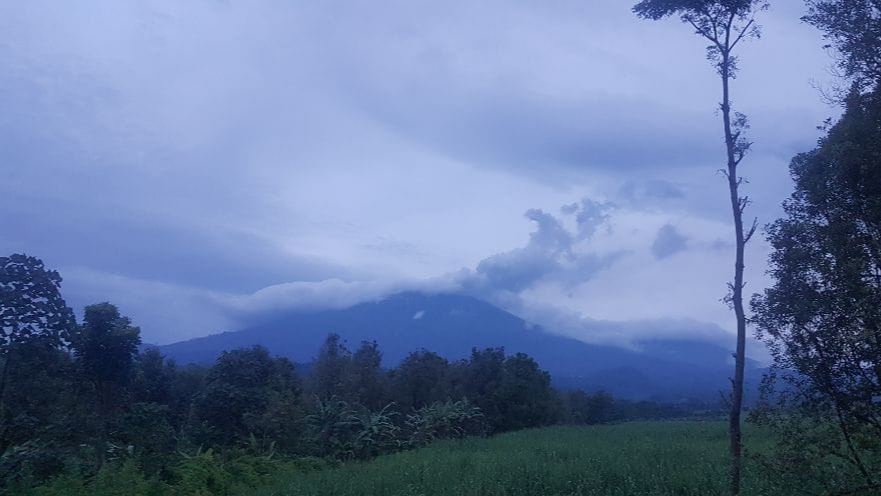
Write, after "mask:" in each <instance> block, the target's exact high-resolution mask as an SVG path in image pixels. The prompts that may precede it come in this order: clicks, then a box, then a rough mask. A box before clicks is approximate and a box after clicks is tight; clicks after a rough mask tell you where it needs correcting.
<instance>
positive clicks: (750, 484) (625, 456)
mask: <svg viewBox="0 0 881 496" xmlns="http://www.w3.org/2000/svg"><path fill="white" fill-rule="evenodd" d="M746 441H747V446H748V447H750V448H752V449H754V450H755V449H759V450H761V449H763V448H764V447H765V445H766V443H767V442H768V439H767V437H766V436H763V435H761V433H759V432H756V431H751V432H747V439H746ZM727 449H728V438H727V430H726V426H725V424H724V423H722V422H646V423H629V424H621V425H610V426H596V427H551V428H545V429H535V430H529V431H521V432H515V433H511V434H505V435H501V436H497V437H494V438H491V439H464V440H458V441H448V442H440V443H437V444H434V445H432V446H429V447H427V448H423V449H419V450H416V451H410V452H405V453H399V454H395V455H390V456H385V457H381V458H378V459H376V460H373V461H370V462H359V463H350V464H346V465H343V466H341V467H339V468H337V469H332V470H326V471H322V472H316V473H311V474H292V475H290V476H287V477H284V478H281V479H279V480H277V481H276V482H275V483H274V484H273V485H272V486H269V487H267V488H265V489H263V490H262V491H258V492H256V493H255V494H258V495H262V496H269V495H272V496H282V495H284V496H288V495H290V496H296V495H310V496H313V495H314V496H324V495H326V496H355V495H358V496H362V495H363V496H368V495H371V496H417V495H418V496H433V495H457V496H472V495H473V496H496V495H497V496H502V495H504V496H526V495H548V496H551V495H561V496H562V495H567V496H569V495H571V496H575V495H582V496H588V495H596V496H674V495H675V496H689V495H691V496H710V495H717V494H725V493H726V490H727V485H726V480H727V473H728V472H727V471H728V456H727ZM747 468H749V466H748V467H747ZM744 494H747V495H750V494H756V495H758V494H769V493H767V492H766V491H765V490H763V488H762V487H761V483H760V481H759V479H758V477H757V474H756V473H755V471H754V470H747V473H746V478H745V481H744ZM775 494H780V493H779V492H778V493H775Z"/></svg>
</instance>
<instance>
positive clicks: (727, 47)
mask: <svg viewBox="0 0 881 496" xmlns="http://www.w3.org/2000/svg"><path fill="white" fill-rule="evenodd" d="M767 7H768V3H767V2H766V1H765V0H643V1H642V2H640V3H638V4H637V5H636V6H635V7H633V11H634V12H635V13H636V14H637V15H638V16H639V17H642V18H644V19H651V20H659V19H663V18H665V17H669V16H673V15H678V16H679V18H680V20H682V22H684V23H686V24H688V25H690V26H691V27H692V28H694V31H695V33H696V34H697V35H699V36H700V37H702V38H704V39H705V40H707V41H709V45H708V46H707V59H708V60H709V61H710V62H711V63H712V64H713V66H714V67H715V68H716V70H717V71H718V73H719V78H720V79H721V82H722V102H721V103H720V104H719V109H720V110H721V112H722V124H723V129H724V133H725V150H726V155H727V164H726V167H725V168H724V169H722V172H723V173H724V174H725V176H726V178H727V179H728V190H729V194H730V201H731V211H732V214H733V217H734V237H735V250H736V254H735V262H734V281H733V282H731V283H729V285H728V287H729V294H728V296H727V297H726V300H727V301H729V302H730V304H731V306H732V307H733V309H734V313H735V315H736V317H737V351H736V353H735V357H734V361H735V366H734V378H733V379H732V381H731V382H732V391H731V413H730V417H729V433H730V451H731V494H732V495H737V494H740V479H741V466H742V462H741V458H742V451H743V447H742V440H741V428H740V424H741V420H740V416H741V410H742V407H743V371H744V363H745V356H746V313H745V312H744V305H743V287H744V280H743V269H744V251H745V248H746V244H747V243H748V242H749V240H750V238H752V236H753V234H755V231H756V221H753V223H752V225H751V226H750V227H747V228H745V227H744V223H743V213H744V210H745V209H746V207H747V205H749V198H748V197H742V196H740V192H739V189H740V185H741V184H742V182H743V178H741V177H740V176H739V175H738V172H737V168H738V166H739V165H740V162H741V161H742V160H743V158H744V157H745V156H746V154H747V152H748V151H749V148H750V145H751V143H750V142H749V141H747V140H746V139H745V138H744V136H743V133H744V131H745V130H747V129H748V128H749V124H748V121H747V118H746V116H745V115H744V114H741V113H739V112H734V111H733V109H732V107H731V88H730V86H731V80H732V79H734V78H735V77H736V75H737V57H736V56H735V55H734V50H735V48H737V46H738V45H739V44H740V43H741V41H743V40H744V39H747V38H750V37H759V36H760V32H759V28H758V25H757V24H756V22H755V15H756V13H757V12H759V11H762V10H765V9H766V8H767Z"/></svg>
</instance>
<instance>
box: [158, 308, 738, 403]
mask: <svg viewBox="0 0 881 496" xmlns="http://www.w3.org/2000/svg"><path fill="white" fill-rule="evenodd" d="M329 333H336V334H339V335H340V336H341V337H342V339H343V340H344V341H346V342H347V344H348V346H349V348H352V349H354V348H355V347H357V346H358V344H359V343H360V342H361V341H364V340H368V341H372V340H376V341H377V342H378V343H379V345H380V349H381V350H382V352H383V357H384V358H383V360H384V365H385V366H394V365H396V364H397V363H398V362H400V360H401V359H402V358H404V357H405V356H406V355H407V354H408V353H410V352H411V351H415V350H418V349H421V348H425V349H429V350H431V351H435V352H437V353H438V354H440V355H442V356H444V357H446V358H448V359H450V360H456V359H460V358H466V357H467V356H468V355H469V354H470V352H471V349H472V348H475V347H476V348H486V347H497V346H504V347H505V349H506V351H507V352H508V353H516V352H524V353H527V354H529V355H530V356H532V357H533V358H535V360H536V361H537V362H538V363H539V364H540V365H541V366H542V368H544V369H545V370H547V371H548V372H550V373H551V375H552V377H553V378H554V379H555V382H557V384H559V385H562V386H566V385H568V386H573V387H582V388H588V389H599V388H603V389H606V390H609V391H611V392H613V393H614V394H616V395H619V396H624V397H631V398H649V397H654V398H657V399H665V400H678V399H684V398H699V397H702V398H707V397H711V398H718V392H719V391H720V390H724V389H727V377H728V374H729V369H728V366H727V364H726V363H725V359H724V357H726V356H730V353H729V352H727V351H726V350H724V349H722V348H719V347H717V346H714V345H711V344H707V343H692V342H684V341H683V342H666V341H653V342H650V343H647V346H646V351H644V352H637V351H633V350H627V349H623V348H618V347H613V346H601V345H592V344H587V343H584V342H581V341H578V340H575V339H572V338H567V337H563V336H557V335H553V334H549V333H546V332H544V331H543V330H541V329H540V328H537V327H534V326H531V325H529V324H527V323H526V322H525V321H523V320H522V319H520V318H518V317H516V316H514V315H512V314H510V313H508V312H505V311H503V310H501V309H499V308H497V307H494V306H492V305H490V304H488V303H485V302H482V301H479V300H477V299H474V298H471V297H467V296H462V295H455V294H440V295H425V294H420V293H400V294H397V295H394V296H391V297H389V298H386V299H385V300H382V301H379V302H371V303H362V304H359V305H356V306H353V307H351V308H348V309H344V310H326V311H321V312H311V313H291V314H288V315H285V316H283V317H280V318H278V319H276V320H273V321H270V322H267V323H264V324H261V325H257V326H254V327H252V328H249V329H245V330H242V331H237V332H226V333H221V334H215V335H211V336H206V337H203V338H197V339H193V340H189V341H184V342H180V343H175V344H171V345H167V346H162V347H160V349H161V351H162V352H163V353H164V354H166V355H167V356H169V357H171V358H175V359H176V360H177V361H178V362H179V363H189V362H196V363H210V362H211V361H213V360H214V359H215V358H216V357H217V356H219V355H220V353H222V352H223V351H224V350H228V349H234V348H239V347H243V346H251V345H255V344H259V345H263V346H265V347H267V348H268V349H269V350H270V351H272V352H273V353H275V354H277V355H281V356H285V357H288V358H290V359H291V360H293V361H295V362H299V363H308V362H311V361H312V360H313V359H314V357H315V355H316V353H317V352H318V349H319V348H320V346H321V344H322V343H323V342H324V339H325V338H326V337H327V335H328V334H329ZM678 349H681V350H683V351H682V353H683V354H685V355H687V356H685V357H677V356H676V355H677V353H676V350H678ZM697 355H700V356H697ZM711 357H721V358H719V359H718V361H719V363H718V364H714V359H713V358H711Z"/></svg>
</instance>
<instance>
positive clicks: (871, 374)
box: [753, 92, 881, 492]
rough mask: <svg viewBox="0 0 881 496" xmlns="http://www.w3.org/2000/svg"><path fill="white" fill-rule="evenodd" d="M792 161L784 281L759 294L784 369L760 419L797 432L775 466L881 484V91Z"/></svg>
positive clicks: (775, 229)
mask: <svg viewBox="0 0 881 496" xmlns="http://www.w3.org/2000/svg"><path fill="white" fill-rule="evenodd" d="M791 170H792V176H793V179H794V180H795V185H796V188H795V192H794V193H793V195H792V197H791V198H790V199H789V200H788V201H787V202H786V204H785V211H786V214H787V216H786V217H785V218H783V219H780V220H778V221H777V222H775V223H773V224H771V225H770V226H768V239H769V241H770V242H771V244H772V245H773V247H774V253H773V255H772V256H771V269H770V274H771V276H772V277H773V278H774V281H775V283H774V285H773V286H772V287H771V288H769V289H768V290H766V291H765V292H764V294H763V295H761V296H758V297H756V298H755V299H754V301H753V308H754V310H755V313H756V318H755V321H756V324H757V326H758V329H759V331H760V332H761V335H762V336H764V337H765V339H766V342H767V343H768V345H769V347H770V349H771V351H772V353H773V356H774V359H775V366H776V368H777V371H776V378H777V381H776V383H775V382H771V381H769V383H768V384H767V389H768V391H767V392H768V393H776V394H775V395H773V396H769V401H772V400H773V401H775V402H776V404H769V405H767V407H772V406H773V407H775V408H766V410H765V412H764V413H763V415H761V416H760V417H759V418H760V419H761V420H762V421H763V422H765V423H768V424H770V425H773V426H774V427H775V428H776V429H777V430H779V431H781V432H785V433H787V435H786V436H784V439H785V441H786V442H785V443H784V444H783V445H781V447H780V448H781V454H780V455H779V456H778V457H776V458H775V459H774V460H773V462H774V463H773V465H774V470H776V471H781V472H783V473H786V474H788V475H789V476H790V477H794V478H798V479H802V478H806V477H810V478H816V479H821V480H826V481H827V483H828V484H829V486H830V487H829V490H830V492H841V491H859V490H864V491H866V492H868V491H870V490H875V491H877V490H881V485H879V484H881V478H879V477H878V474H879V473H881V403H879V401H878V399H879V398H881V93H878V92H875V93H869V94H859V93H857V92H854V93H852V95H851V97H850V98H849V100H848V105H847V110H846V113H845V115H844V116H843V117H842V119H841V120H840V121H839V122H838V123H837V124H836V125H835V126H833V127H832V128H831V129H830V130H829V133H828V135H827V136H826V137H825V138H823V139H822V140H821V142H820V144H819V146H818V147H817V148H816V149H815V150H813V151H811V152H808V153H804V154H801V155H799V156H797V157H796V158H795V159H794V160H793V161H792V165H791ZM773 386H776V388H774V387H773ZM833 474H834V477H831V476H832V475H833Z"/></svg>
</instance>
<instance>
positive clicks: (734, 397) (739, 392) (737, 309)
mask: <svg viewBox="0 0 881 496" xmlns="http://www.w3.org/2000/svg"><path fill="white" fill-rule="evenodd" d="M726 48H727V46H726ZM721 77H722V105H721V108H722V120H723V123H724V126H725V146H726V149H727V152H728V168H727V171H726V172H727V176H728V189H729V193H730V195H731V212H732V214H733V216H734V237H735V247H736V255H735V261H734V282H733V283H732V284H731V286H730V289H731V304H732V306H733V307H734V314H735V316H736V317H737V350H736V352H735V355H734V379H732V380H731V386H732V391H731V412H730V415H729V425H728V430H729V436H730V453H731V473H730V487H731V494H732V496H738V495H739V494H740V480H741V472H742V465H743V461H742V458H743V453H742V452H743V441H742V434H741V426H740V424H741V420H740V414H741V410H742V409H743V370H744V362H745V355H746V312H745V311H744V308H743V286H744V283H743V269H744V251H745V248H746V243H747V241H748V240H749V236H750V235H751V234H752V230H751V231H750V234H745V233H744V229H743V209H744V207H746V199H743V198H741V197H740V193H739V191H738V189H739V187H740V182H741V180H740V178H739V177H738V176H737V165H738V164H739V162H740V159H741V158H742V155H740V153H742V152H741V151H739V150H738V146H739V145H738V143H737V137H736V136H735V133H734V130H733V129H732V124H731V97H730V89H729V83H730V80H731V59H730V53H729V52H728V51H727V50H726V51H723V53H722V65H721Z"/></svg>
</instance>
